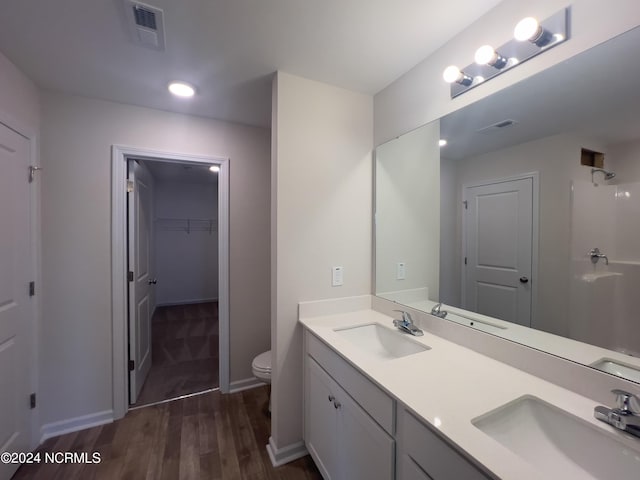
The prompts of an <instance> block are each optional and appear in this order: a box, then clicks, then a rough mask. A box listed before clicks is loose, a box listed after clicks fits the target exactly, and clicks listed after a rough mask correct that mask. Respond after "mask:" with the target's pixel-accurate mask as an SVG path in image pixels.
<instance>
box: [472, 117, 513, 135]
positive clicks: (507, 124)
mask: <svg viewBox="0 0 640 480" xmlns="http://www.w3.org/2000/svg"><path fill="white" fill-rule="evenodd" d="M517 124H518V122H516V121H515V120H511V119H510V118H509V119H507V120H501V121H500V122H497V123H494V124H492V125H489V126H487V127H483V128H481V129H479V130H476V131H477V132H478V133H484V134H490V133H496V132H499V131H500V130H504V129H505V128H511V127H513V126H515V125H517Z"/></svg>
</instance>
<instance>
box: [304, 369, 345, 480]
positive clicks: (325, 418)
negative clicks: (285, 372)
mask: <svg viewBox="0 0 640 480" xmlns="http://www.w3.org/2000/svg"><path fill="white" fill-rule="evenodd" d="M306 363H307V369H306V370H307V371H306V375H307V378H306V389H307V392H306V397H307V399H306V407H305V410H306V413H305V417H306V420H305V441H306V444H307V449H308V450H309V453H310V454H311V456H312V457H313V460H314V461H315V462H316V465H317V467H318V469H319V470H320V473H322V476H323V477H324V479H325V480H337V478H338V476H337V475H336V471H337V459H336V457H337V448H336V445H337V436H336V435H337V434H336V428H337V414H336V411H335V410H336V408H335V407H334V404H333V401H334V399H335V395H334V393H333V391H332V390H334V389H335V388H336V385H335V382H334V381H333V380H331V378H330V377H329V376H328V375H327V374H326V373H325V372H324V371H323V370H322V369H321V368H320V367H319V366H318V364H317V363H316V362H315V361H313V360H311V359H310V358H307V362H306Z"/></svg>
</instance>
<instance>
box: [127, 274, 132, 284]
mask: <svg viewBox="0 0 640 480" xmlns="http://www.w3.org/2000/svg"><path fill="white" fill-rule="evenodd" d="M127 280H129V281H130V282H133V272H132V271H129V272H127Z"/></svg>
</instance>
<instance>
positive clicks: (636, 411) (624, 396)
mask: <svg viewBox="0 0 640 480" xmlns="http://www.w3.org/2000/svg"><path fill="white" fill-rule="evenodd" d="M611 393H613V394H614V395H615V396H616V405H617V407H618V409H619V410H621V411H622V412H625V413H626V414H632V415H640V398H638V397H637V396H636V395H634V394H633V393H629V392H625V391H624V390H619V389H617V388H615V389H613V390H611Z"/></svg>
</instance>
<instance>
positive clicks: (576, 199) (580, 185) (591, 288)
mask: <svg viewBox="0 0 640 480" xmlns="http://www.w3.org/2000/svg"><path fill="white" fill-rule="evenodd" d="M638 245H640V182H636V183H620V184H617V185H605V184H598V183H588V182H580V181H574V182H573V184H572V196H571V276H570V303H569V317H570V324H569V336H570V337H571V338H573V339H574V340H579V341H582V342H587V343H590V344H593V345H598V346H600V347H603V348H607V349H610V350H614V351H616V352H620V353H624V354H628V355H633V356H635V357H640V328H639V327H638V321H637V319H638V312H640V296H639V295H638V290H637V286H638V285H640V250H638ZM594 248H598V249H599V250H600V251H601V252H602V254H604V255H606V256H607V258H608V264H607V263H605V262H604V261H596V262H593V261H592V260H591V258H590V255H589V252H591V251H592V250H593V249H594Z"/></svg>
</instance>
